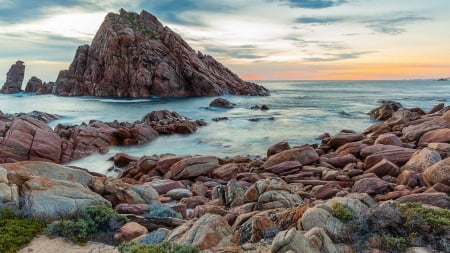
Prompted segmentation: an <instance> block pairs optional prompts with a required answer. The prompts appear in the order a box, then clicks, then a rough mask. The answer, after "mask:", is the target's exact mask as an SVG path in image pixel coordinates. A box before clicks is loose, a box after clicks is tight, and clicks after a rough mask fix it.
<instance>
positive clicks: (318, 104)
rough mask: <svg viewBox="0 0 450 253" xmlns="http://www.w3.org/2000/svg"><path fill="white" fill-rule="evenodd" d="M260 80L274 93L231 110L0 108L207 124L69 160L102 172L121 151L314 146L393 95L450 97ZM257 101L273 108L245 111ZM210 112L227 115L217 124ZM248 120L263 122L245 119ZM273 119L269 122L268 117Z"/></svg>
mask: <svg viewBox="0 0 450 253" xmlns="http://www.w3.org/2000/svg"><path fill="white" fill-rule="evenodd" d="M259 84H261V85H264V86H265V87H266V88H268V89H269V90H270V93H271V96H268V97H248V96H228V95H227V96H223V97H224V98H226V99H228V100H229V101H231V102H232V103H235V104H236V107H235V108H233V109H220V108H209V107H208V105H209V103H210V102H211V101H212V100H213V99H214V98H213V97H195V98H170V99H166V98H164V99H163V98H150V99H135V100H126V99H104V98H103V99H102V98H94V97H58V96H53V95H41V96H33V95H28V94H16V95H0V110H1V111H3V112H4V113H16V112H30V111H33V110H38V111H43V112H47V113H55V114H59V115H61V116H62V117H61V119H59V120H57V121H54V122H51V123H50V125H51V126H52V127H53V126H55V125H56V124H58V123H61V124H69V125H73V124H80V123H81V122H83V121H84V122H88V121H89V120H91V119H96V120H102V121H113V120H119V121H129V122H133V121H135V120H140V119H141V118H142V117H143V116H144V115H145V114H147V113H149V112H151V111H154V110H162V109H168V110H171V111H176V112H178V113H179V114H181V115H184V116H187V117H188V118H190V119H194V120H195V119H203V120H205V121H206V122H207V123H208V126H206V127H201V128H199V130H198V131H197V132H196V133H194V134H191V135H172V136H161V137H159V138H158V139H156V140H155V141H153V142H151V143H149V144H146V145H142V146H131V147H113V148H111V151H110V152H109V153H108V154H106V155H103V156H100V155H93V156H90V157H87V158H84V159H82V160H79V161H75V162H72V163H71V164H75V165H78V166H82V167H86V168H89V169H91V170H94V171H98V172H104V171H105V168H106V167H109V166H111V164H109V163H107V162H106V160H107V159H108V158H109V157H110V156H112V155H114V154H115V153H116V152H120V151H123V152H126V153H129V154H131V155H135V156H142V155H152V154H164V153H173V154H192V155H194V154H204V155H206V154H210V155H216V156H219V157H226V156H233V155H262V156H264V155H265V153H266V150H267V148H268V147H269V146H271V145H272V144H275V143H277V142H280V141H288V142H289V143H290V144H291V146H295V145H301V144H305V143H316V142H318V141H317V140H315V138H316V137H317V136H319V135H320V134H322V133H324V132H328V133H330V134H335V133H337V132H339V131H340V130H341V129H351V130H355V131H362V130H364V129H365V128H367V127H368V126H370V125H372V124H374V123H375V122H374V121H371V120H370V119H369V116H368V115H367V112H369V111H370V110H371V109H373V108H375V107H377V106H379V103H378V101H379V100H395V101H398V102H400V103H402V104H403V106H405V107H420V108H423V109H425V110H429V109H430V108H431V107H432V106H433V105H435V104H437V103H440V102H445V101H448V100H449V99H450V98H449V95H450V82H438V81H430V80H418V81H262V82H259ZM262 104H266V105H267V106H269V108H270V110H268V111H261V110H251V109H250V107H251V106H253V105H262ZM215 117H228V118H229V119H228V120H225V121H220V122H214V121H212V118H215ZM253 117H260V118H262V119H261V120H260V121H257V122H252V121H249V119H250V118H253ZM271 117H273V119H269V118H271Z"/></svg>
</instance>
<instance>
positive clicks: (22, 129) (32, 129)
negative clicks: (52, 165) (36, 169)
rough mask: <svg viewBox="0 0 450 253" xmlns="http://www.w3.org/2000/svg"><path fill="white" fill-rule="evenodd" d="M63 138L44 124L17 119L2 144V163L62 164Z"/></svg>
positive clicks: (24, 118) (0, 152)
mask: <svg viewBox="0 0 450 253" xmlns="http://www.w3.org/2000/svg"><path fill="white" fill-rule="evenodd" d="M61 144H62V140H61V138H60V137H59V136H58V135H57V134H55V133H54V132H53V130H52V129H51V128H50V127H49V126H47V125H46V124H45V123H44V122H42V121H40V120H37V119H35V118H33V117H30V116H21V117H16V118H14V120H13V121H12V123H11V126H10V128H9V129H8V131H7V132H6V134H5V137H4V139H3V142H0V162H6V161H8V159H12V160H13V161H26V160H40V161H49V162H56V163H59V162H61V154H62V150H61Z"/></svg>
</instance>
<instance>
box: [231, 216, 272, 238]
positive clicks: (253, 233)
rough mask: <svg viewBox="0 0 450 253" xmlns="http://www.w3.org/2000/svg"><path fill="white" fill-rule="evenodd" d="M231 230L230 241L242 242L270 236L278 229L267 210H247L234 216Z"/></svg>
mask: <svg viewBox="0 0 450 253" xmlns="http://www.w3.org/2000/svg"><path fill="white" fill-rule="evenodd" d="M232 230H233V231H234V233H233V238H232V241H235V242H237V243H239V244H244V243H251V242H258V241H260V240H262V239H268V238H272V237H274V236H275V234H276V233H277V232H278V231H279V227H278V225H277V224H275V223H274V221H273V220H271V217H270V214H269V213H268V212H260V213H256V212H249V213H244V214H241V215H239V216H238V217H237V218H236V220H235V222H234V224H233V227H232Z"/></svg>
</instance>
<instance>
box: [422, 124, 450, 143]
mask: <svg viewBox="0 0 450 253" xmlns="http://www.w3.org/2000/svg"><path fill="white" fill-rule="evenodd" d="M433 142H440V143H448V142H450V126H449V128H444V129H436V130H432V131H429V132H427V133H425V134H424V135H422V137H421V138H420V140H419V142H418V144H417V145H418V146H420V147H426V146H427V145H428V144H430V143H433Z"/></svg>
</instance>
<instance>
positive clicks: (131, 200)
mask: <svg viewBox="0 0 450 253" xmlns="http://www.w3.org/2000/svg"><path fill="white" fill-rule="evenodd" d="M105 194H107V195H109V200H110V201H111V202H113V206H116V205H118V204H121V203H127V204H155V203H160V202H159V195H158V192H157V191H156V190H155V189H153V187H152V186H151V185H150V184H149V183H145V184H142V185H130V184H127V183H124V182H123V181H122V180H120V179H110V178H108V179H107V180H106V181H105Z"/></svg>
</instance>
